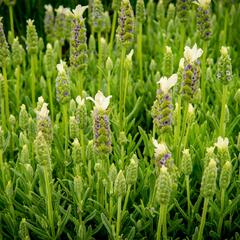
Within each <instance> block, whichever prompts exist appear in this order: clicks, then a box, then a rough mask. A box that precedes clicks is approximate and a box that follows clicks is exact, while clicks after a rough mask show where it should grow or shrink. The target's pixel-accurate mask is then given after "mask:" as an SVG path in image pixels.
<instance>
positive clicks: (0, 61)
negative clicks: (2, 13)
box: [0, 17, 10, 67]
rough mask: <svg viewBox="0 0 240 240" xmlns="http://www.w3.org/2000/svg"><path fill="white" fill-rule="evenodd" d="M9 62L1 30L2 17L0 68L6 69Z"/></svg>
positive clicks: (6, 44)
mask: <svg viewBox="0 0 240 240" xmlns="http://www.w3.org/2000/svg"><path fill="white" fill-rule="evenodd" d="M9 60H10V52H9V46H8V43H7V40H6V36H5V33H4V30H3V24H2V17H0V67H6V66H7V64H8V63H9Z"/></svg>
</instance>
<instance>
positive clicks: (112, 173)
mask: <svg viewBox="0 0 240 240" xmlns="http://www.w3.org/2000/svg"><path fill="white" fill-rule="evenodd" d="M108 177H109V180H110V182H112V183H114V182H115V180H116V177H117V168H116V166H115V164H114V163H112V164H111V166H110V168H109V173H108Z"/></svg>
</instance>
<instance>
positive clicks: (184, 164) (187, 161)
mask: <svg viewBox="0 0 240 240" xmlns="http://www.w3.org/2000/svg"><path fill="white" fill-rule="evenodd" d="M181 171H182V173H183V174H184V175H188V176H189V175H190V174H191V173H192V159H191V156H190V153H189V149H184V150H183V156H182V161H181Z"/></svg>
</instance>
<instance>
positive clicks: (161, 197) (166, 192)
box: [156, 166, 172, 205]
mask: <svg viewBox="0 0 240 240" xmlns="http://www.w3.org/2000/svg"><path fill="white" fill-rule="evenodd" d="M171 191H172V180H171V177H170V174H169V173H168V169H167V168H166V167H165V166H162V168H161V170H160V175H159V177H158V179H157V181H156V200H157V202H158V203H160V204H161V205H168V203H169V201H170V196H171Z"/></svg>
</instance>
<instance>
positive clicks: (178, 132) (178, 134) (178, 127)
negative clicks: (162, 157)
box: [174, 95, 181, 167]
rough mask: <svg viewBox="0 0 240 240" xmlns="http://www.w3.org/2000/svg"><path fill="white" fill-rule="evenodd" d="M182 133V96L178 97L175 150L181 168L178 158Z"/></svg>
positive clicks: (177, 162) (177, 163)
mask: <svg viewBox="0 0 240 240" xmlns="http://www.w3.org/2000/svg"><path fill="white" fill-rule="evenodd" d="M180 131H181V96H180V95H178V111H177V123H176V126H175V131H174V148H175V150H176V156H175V158H176V165H177V166H178V167H179V157H178V153H179V151H178V149H179V144H178V143H179V138H180Z"/></svg>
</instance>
